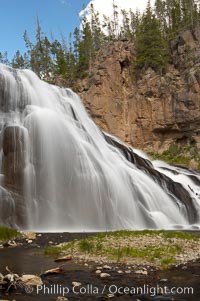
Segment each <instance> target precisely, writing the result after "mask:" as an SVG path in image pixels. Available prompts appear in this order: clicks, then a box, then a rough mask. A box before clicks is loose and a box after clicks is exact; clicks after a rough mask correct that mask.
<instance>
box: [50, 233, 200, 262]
mask: <svg viewBox="0 0 200 301" xmlns="http://www.w3.org/2000/svg"><path fill="white" fill-rule="evenodd" d="M196 244H199V238H198V237H197V236H196V235H195V234H189V233H184V232H179V231H149V230H146V231H116V232H108V233H100V234H97V235H94V236H90V237H88V238H85V239H81V240H74V241H72V242H69V243H65V244H61V245H59V246H56V247H49V248H47V249H46V250H45V254H46V255H51V256H55V257H57V256H60V255H65V254H69V253H70V254H72V255H73V256H75V257H76V256H77V257H84V256H85V259H86V260H87V259H88V260H94V261H95V260H98V259H99V258H101V259H103V260H104V261H114V262H121V263H126V262H132V263H144V264H145V263H146V264H153V265H157V266H161V267H166V266H168V265H170V264H173V263H176V262H178V258H179V256H180V255H181V254H182V253H184V252H188V249H191V248H194V246H195V245H196ZM186 246H187V248H186Z"/></svg>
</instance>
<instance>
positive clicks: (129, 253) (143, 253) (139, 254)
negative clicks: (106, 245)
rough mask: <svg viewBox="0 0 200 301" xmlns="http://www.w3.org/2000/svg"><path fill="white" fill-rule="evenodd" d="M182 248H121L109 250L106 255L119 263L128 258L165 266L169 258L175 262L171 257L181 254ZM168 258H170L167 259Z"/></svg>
mask: <svg viewBox="0 0 200 301" xmlns="http://www.w3.org/2000/svg"><path fill="white" fill-rule="evenodd" d="M181 251H182V248H181V246H179V245H175V246H165V247H157V246H152V247H146V248H132V247H122V248H118V249H115V248H110V249H108V250H107V253H108V254H110V255H111V257H112V259H115V260H117V261H121V260H123V259H128V258H142V259H146V260H148V262H155V261H156V262H157V263H158V264H160V265H162V264H166V262H167V260H169V258H170V259H171V260H172V259H173V260H174V261H176V260H175V259H174V258H173V256H175V255H176V254H179V253H181ZM169 256H170V257H169Z"/></svg>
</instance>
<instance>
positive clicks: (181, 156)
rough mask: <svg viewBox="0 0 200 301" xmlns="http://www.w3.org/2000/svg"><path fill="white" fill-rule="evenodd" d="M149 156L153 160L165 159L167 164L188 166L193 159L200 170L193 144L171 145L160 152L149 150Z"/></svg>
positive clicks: (196, 150) (197, 155)
mask: <svg viewBox="0 0 200 301" xmlns="http://www.w3.org/2000/svg"><path fill="white" fill-rule="evenodd" d="M148 154H149V156H150V157H151V158H152V159H153V160H162V161H166V162H167V163H169V164H172V165H173V164H174V165H176V164H177V165H184V166H189V164H190V161H191V160H194V161H195V162H196V164H197V168H198V169H199V170H200V155H199V151H198V149H197V147H196V146H195V145H188V146H184V147H180V146H177V145H175V144H173V145H171V146H170V147H169V149H168V150H166V151H164V152H162V153H161V154H158V153H153V152H149V153H148Z"/></svg>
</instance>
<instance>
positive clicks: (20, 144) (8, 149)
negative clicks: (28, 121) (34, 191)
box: [2, 125, 26, 190]
mask: <svg viewBox="0 0 200 301" xmlns="http://www.w3.org/2000/svg"><path fill="white" fill-rule="evenodd" d="M2 148H3V168H2V169H3V174H4V183H5V185H6V186H9V187H11V188H15V189H17V190H23V178H24V167H25V154H26V153H25V151H26V150H25V130H24V129H23V128H21V127H19V126H12V125H10V126H7V127H6V128H5V129H4V130H3V135H2Z"/></svg>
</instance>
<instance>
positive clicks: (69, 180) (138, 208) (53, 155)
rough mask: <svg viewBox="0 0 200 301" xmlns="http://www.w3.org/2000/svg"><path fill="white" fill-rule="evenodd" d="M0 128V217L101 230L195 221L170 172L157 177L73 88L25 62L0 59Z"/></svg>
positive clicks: (14, 222) (49, 227)
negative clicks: (12, 64)
mask: <svg viewBox="0 0 200 301" xmlns="http://www.w3.org/2000/svg"><path fill="white" fill-rule="evenodd" d="M0 130H1V137H0V143H1V151H0V173H1V177H0V181H1V182H0V184H1V190H0V196H1V198H0V224H3V225H8V226H9V225H11V226H17V227H19V228H24V229H31V230H40V231H106V230H116V229H144V228H164V229H166V228H174V227H177V226H179V227H188V226H189V224H191V223H193V222H198V219H199V214H197V216H196V217H195V218H194V219H196V220H195V221H194V220H191V218H190V216H189V211H191V209H190V208H189V207H190V206H191V207H192V208H193V207H194V208H195V210H196V208H197V205H198V206H200V204H196V203H195V204H194V202H195V199H194V198H193V197H192V195H190V202H191V204H189V205H187V204H185V203H184V201H183V200H182V199H181V197H180V198H179V196H178V197H177V195H176V194H175V193H172V192H171V191H170V188H169V187H171V183H172V180H170V178H168V177H166V176H163V179H164V180H162V183H161V182H160V180H159V179H158V178H159V172H158V171H156V169H154V168H153V165H152V164H151V163H150V162H149V161H148V160H146V161H145V159H144V158H142V157H139V156H138V155H137V154H135V153H134V150H132V149H131V148H130V147H128V148H127V147H126V146H125V145H123V143H121V142H120V141H118V140H117V139H116V138H114V137H112V136H109V135H107V134H105V133H102V132H101V131H100V129H99V128H98V127H97V126H96V125H95V123H94V122H93V121H92V119H91V118H90V117H89V116H88V114H87V112H86V110H85V108H84V106H83V104H82V102H81V100H80V98H79V97H78V95H76V94H75V93H74V92H72V91H71V90H70V89H64V88H59V87H57V86H53V85H49V84H47V83H45V82H44V81H41V80H40V79H39V78H38V77H37V76H36V75H35V74H34V73H33V72H32V71H30V70H14V69H12V68H9V67H6V66H4V65H0ZM126 148H127V155H125V152H124V151H123V149H126ZM133 156H134V158H137V161H138V160H139V161H141V162H143V163H141V164H142V165H140V163H137V164H136V162H131V160H130V158H129V157H132V158H133ZM134 160H135V159H134ZM139 161H138V162H139ZM143 164H144V166H146V169H145V168H143ZM150 170H151V171H152V172H154V174H155V176H152V175H151V172H150ZM156 172H157V173H156ZM166 179H167V180H166ZM168 181H169V183H168V185H167V184H166V182H168ZM170 181H171V182H170ZM173 185H174V183H173ZM173 185H172V186H173ZM173 187H174V186H173ZM183 190H184V188H183ZM184 191H186V194H188V195H189V193H188V191H187V190H184ZM181 192H182V190H181ZM198 210H199V209H198ZM198 210H197V211H198Z"/></svg>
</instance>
